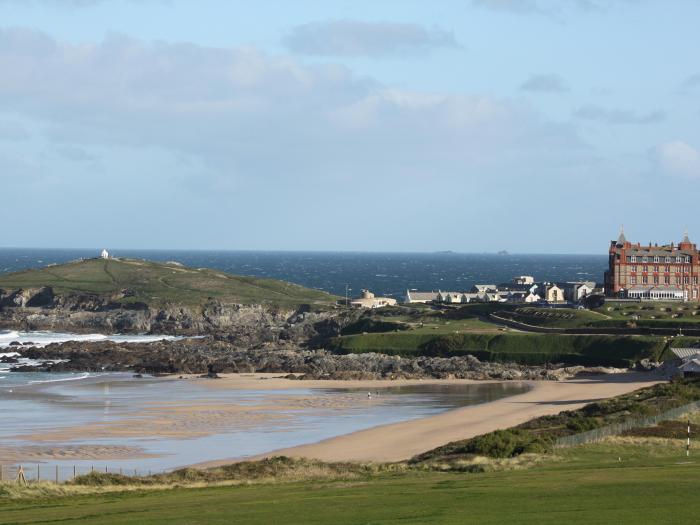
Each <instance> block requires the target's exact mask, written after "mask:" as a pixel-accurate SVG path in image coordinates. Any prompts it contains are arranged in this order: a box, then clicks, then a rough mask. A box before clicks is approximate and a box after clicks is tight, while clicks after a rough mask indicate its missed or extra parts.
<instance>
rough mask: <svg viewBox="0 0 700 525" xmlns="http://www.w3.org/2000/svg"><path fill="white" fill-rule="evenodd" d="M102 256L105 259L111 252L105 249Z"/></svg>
mask: <svg viewBox="0 0 700 525" xmlns="http://www.w3.org/2000/svg"><path fill="white" fill-rule="evenodd" d="M100 257H102V258H103V259H109V252H108V251H107V250H105V249H103V250H102V253H100Z"/></svg>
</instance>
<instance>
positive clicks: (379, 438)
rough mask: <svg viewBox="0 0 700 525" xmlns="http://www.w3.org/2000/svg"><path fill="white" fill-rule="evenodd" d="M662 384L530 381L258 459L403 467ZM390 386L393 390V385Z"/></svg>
mask: <svg viewBox="0 0 700 525" xmlns="http://www.w3.org/2000/svg"><path fill="white" fill-rule="evenodd" d="M251 381H252V380H251V379H249V378H245V377H239V376H233V377H227V378H224V379H221V380H218V381H217V383H218V384H217V385H216V386H215V387H216V388H225V387H226V386H227V385H228V386H229V387H231V388H235V387H236V386H237V385H241V384H248V383H250V382H251ZM454 381H455V382H466V381H460V380H454ZM661 381H662V380H661V379H660V378H659V377H658V376H653V375H651V374H643V373H625V374H609V375H599V376H594V377H589V378H586V379H572V380H567V381H557V382H555V381H541V382H535V381H533V382H530V384H531V386H532V389H531V390H530V391H528V392H526V393H524V394H520V395H516V396H512V397H507V398H504V399H500V400H498V401H493V402H490V403H483V404H479V405H474V406H469V407H464V408H458V409H455V410H451V411H449V412H445V413H443V414H439V415H436V416H432V417H427V418H424V419H420V420H413V421H405V422H401V423H394V424H390V425H383V426H378V427H374V428H370V429H368V430H362V431H359V432H354V433H352V434H346V435H343V436H338V437H335V438H331V439H327V440H324V441H321V442H318V443H313V444H308V445H302V446H298V447H292V448H287V449H280V450H275V451H272V452H270V453H267V454H262V455H259V456H256V457H257V458H263V457H270V456H276V455H285V456H292V457H306V458H314V459H320V460H324V461H375V462H386V461H401V460H406V459H409V458H411V457H413V456H415V455H416V454H419V453H421V452H425V451H427V450H431V449H433V448H436V447H438V446H440V445H444V444H446V443H449V442H450V441H456V440H460V439H466V438H470V437H474V436H477V435H480V434H484V433H487V432H492V431H494V430H497V429H502V428H508V427H511V426H514V425H518V424H520V423H524V422H525V421H527V420H529V419H532V418H535V417H539V416H544V415H551V414H557V413H559V412H561V411H562V410H575V409H577V408H581V407H582V406H584V405H586V404H588V403H592V402H595V401H599V400H602V399H606V398H609V397H612V396H617V395H620V394H624V393H627V392H631V391H632V390H636V389H638V388H643V387H646V386H650V385H652V384H655V383H659V382H661ZM264 383H266V388H284V386H283V385H286V388H289V385H290V384H292V383H296V382H295V381H289V380H285V379H270V380H267V381H264ZM303 383H306V382H303ZM309 383H324V384H327V383H325V382H323V381H322V382H314V381H310V382H309ZM339 383H343V384H345V385H348V383H355V384H354V385H353V386H359V385H362V386H367V387H369V386H370V385H377V386H379V385H378V382H372V381H368V382H362V381H359V382H339ZM388 383H391V384H394V385H395V384H397V382H393V381H390V382H388ZM273 385H274V386H273ZM307 386H311V385H307ZM315 386H316V385H314V387H315ZM247 459H250V458H247ZM236 460H237V458H229V459H222V460H219V461H211V462H206V463H201V464H198V465H196V466H198V467H213V466H218V465H223V464H227V463H231V462H232V461H236Z"/></svg>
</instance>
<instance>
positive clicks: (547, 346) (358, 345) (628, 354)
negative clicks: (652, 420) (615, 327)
mask: <svg viewBox="0 0 700 525" xmlns="http://www.w3.org/2000/svg"><path fill="white" fill-rule="evenodd" d="M450 326H452V325H450ZM665 346H666V342H665V340H664V339H663V338H661V337H651V336H650V337H645V336H608V335H564V334H529V333H523V332H499V331H496V332H493V331H492V332H490V333H488V332H484V333H479V332H478V331H477V332H468V331H464V332H462V331H459V333H454V331H453V330H445V331H442V330H436V331H433V330H430V329H425V328H424V329H420V330H406V331H401V332H387V333H367V334H356V335H347V336H342V337H338V338H336V339H335V340H334V341H333V342H332V347H333V349H334V350H335V351H337V352H344V353H366V352H378V353H385V354H397V355H403V356H416V355H430V356H440V357H450V356H455V355H466V354H471V355H474V356H476V357H478V358H479V359H483V360H488V361H500V362H516V363H522V364H529V365H541V364H545V363H567V364H582V365H609V366H629V365H631V364H632V363H634V362H635V361H639V360H640V359H643V358H649V359H654V360H656V359H658V358H659V356H661V354H662V353H663V351H664V348H665Z"/></svg>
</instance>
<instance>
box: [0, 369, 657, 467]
mask: <svg viewBox="0 0 700 525" xmlns="http://www.w3.org/2000/svg"><path fill="white" fill-rule="evenodd" d="M660 380H661V378H660V377H659V376H656V375H653V374H644V373H621V374H601V375H596V376H589V377H586V378H578V379H572V380H566V381H477V380H466V379H445V380H440V379H426V380H420V379H413V380H402V379H399V380H361V381H360V380H357V381H353V380H349V381H348V380H309V381H307V380H298V379H290V378H287V377H284V376H280V375H279V374H264V373H255V374H223V375H221V377H220V378H218V379H206V378H201V377H197V376H182V377H180V376H170V377H166V378H150V379H149V378H146V379H142V380H141V379H134V378H131V376H128V375H125V374H121V375H120V374H116V375H115V374H110V375H106V376H96V377H90V378H87V379H79V380H74V381H57V382H54V383H40V384H35V385H30V386H27V387H25V388H24V389H15V391H14V392H12V393H8V392H6V393H5V399H6V400H7V401H11V400H15V401H14V402H15V403H19V404H17V405H16V406H15V408H16V409H19V408H21V409H22V410H23V411H24V412H22V413H18V412H14V416H13V415H12V414H8V415H9V416H10V417H15V418H22V417H24V422H25V423H24V424H22V422H21V421H19V420H17V421H16V422H15V425H12V424H10V425H9V426H8V428H6V429H5V432H4V433H3V434H2V435H1V436H0V463H6V464H10V463H16V462H28V461H37V462H44V463H51V464H53V463H56V464H62V465H72V464H78V465H79V466H80V465H82V466H84V467H86V466H88V465H97V466H99V467H100V468H104V467H107V466H109V467H121V466H124V467H126V468H136V467H137V466H143V468H148V469H153V470H154V471H158V470H168V469H172V468H177V467H182V466H187V465H194V466H197V467H203V468H206V467H213V466H217V465H222V464H227V463H231V462H235V461H241V460H249V459H258V458H264V457H271V456H277V455H285V456H292V457H307V458H313V459H320V460H324V461H357V462H394V461H402V460H407V459H410V458H411V457H413V456H414V455H416V454H419V453H422V452H425V451H427V450H430V449H432V448H435V447H438V446H441V445H444V444H446V443H448V442H450V441H455V440H460V439H466V438H469V437H473V436H476V435H479V434H484V433H487V432H491V431H493V430H496V429H501V428H508V427H511V426H514V425H517V424H519V423H522V422H525V421H527V420H529V419H532V418H535V417H538V416H542V415H547V414H556V413H558V412H560V411H562V410H573V409H577V408H580V407H581V406H583V405H585V404H587V403H591V402H594V401H598V400H601V399H606V398H608V397H611V396H616V395H619V394H623V393H626V392H630V391H632V390H635V389H638V388H642V387H645V386H649V385H651V384H654V383H656V382H659V381H660ZM47 405H48V406H50V407H51V408H50V412H46V408H45V407H46V406H47ZM22 407H24V408H22ZM8 408H9V406H8ZM32 410H38V411H39V412H37V413H36V414H37V416H36V417H35V415H34V414H33V413H32ZM56 411H58V412H56ZM41 416H43V417H44V418H47V417H52V416H53V417H55V418H56V419H54V420H53V424H46V423H42V422H37V420H39V419H41ZM29 421H31V422H32V426H26V423H27V422H29ZM9 422H10V423H12V422H13V421H9ZM50 422H51V421H49V423H50ZM13 428H14V429H15V431H12V429H13ZM20 429H21V430H20Z"/></svg>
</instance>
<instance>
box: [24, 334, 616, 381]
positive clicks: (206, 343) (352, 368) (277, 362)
mask: <svg viewBox="0 0 700 525" xmlns="http://www.w3.org/2000/svg"><path fill="white" fill-rule="evenodd" d="M17 351H18V352H19V353H20V355H21V356H22V357H25V358H30V359H34V360H38V361H42V362H43V364H40V365H36V366H17V367H14V368H13V369H12V370H13V371H46V372H65V371H128V372H134V373H139V374H141V373H148V374H205V375H210V376H212V377H213V376H215V375H216V374H217V373H256V372H272V373H279V374H290V377H294V378H298V379H427V378H433V379H501V380H561V379H565V378H568V377H573V376H575V375H578V374H581V373H619V372H621V371H623V370H619V369H610V368H603V367H594V368H585V367H581V366H573V367H561V366H525V365H518V364H513V363H494V362H482V361H479V360H478V359H477V358H476V357H473V356H470V355H467V356H459V357H450V358H442V357H424V356H420V357H401V356H391V355H384V354H377V353H366V354H334V353H331V352H329V351H327V350H323V349H304V348H299V347H298V346H294V345H280V344H263V345H260V346H258V347H256V348H240V347H237V346H235V345H233V344H231V343H229V342H227V341H222V340H216V339H214V338H212V337H209V338H206V339H186V340H181V341H160V342H155V343H112V342H92V343H76V342H67V343H62V344H52V345H48V346H46V347H44V348H18V349H17Z"/></svg>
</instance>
